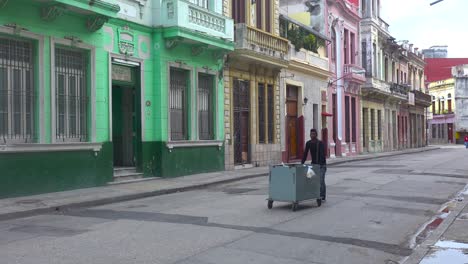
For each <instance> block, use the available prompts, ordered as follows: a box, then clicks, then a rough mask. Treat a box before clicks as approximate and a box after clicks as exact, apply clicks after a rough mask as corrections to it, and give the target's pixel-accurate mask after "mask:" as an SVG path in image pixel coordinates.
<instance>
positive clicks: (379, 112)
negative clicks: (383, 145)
mask: <svg viewBox="0 0 468 264" xmlns="http://www.w3.org/2000/svg"><path fill="white" fill-rule="evenodd" d="M377 139H378V140H381V139H382V110H377Z"/></svg>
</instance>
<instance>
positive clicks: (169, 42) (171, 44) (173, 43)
mask: <svg viewBox="0 0 468 264" xmlns="http://www.w3.org/2000/svg"><path fill="white" fill-rule="evenodd" d="M180 42H182V38H170V39H166V43H165V44H166V48H167V49H173V48H175V47H177V45H179V43H180Z"/></svg>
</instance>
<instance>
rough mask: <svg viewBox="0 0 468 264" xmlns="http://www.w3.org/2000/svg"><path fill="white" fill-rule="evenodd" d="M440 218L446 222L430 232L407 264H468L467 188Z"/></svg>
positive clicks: (450, 203)
mask: <svg viewBox="0 0 468 264" xmlns="http://www.w3.org/2000/svg"><path fill="white" fill-rule="evenodd" d="M437 218H440V219H443V220H442V223H441V224H440V226H438V227H437V228H435V230H433V231H431V232H432V233H430V234H429V236H428V237H427V239H425V240H424V242H423V243H421V245H419V246H417V247H416V248H415V249H414V251H413V254H411V255H410V256H409V257H408V258H407V259H406V260H405V261H404V262H403V263H404V264H432V263H450V264H466V263H468V254H467V252H468V251H467V250H468V186H467V187H465V189H464V190H463V191H461V192H460V193H459V194H458V195H457V196H456V197H455V199H454V200H452V201H451V202H449V203H447V204H446V207H445V209H444V210H443V211H442V212H441V215H439V216H436V217H435V219H437ZM435 221H436V220H434V221H432V223H434V222H435Z"/></svg>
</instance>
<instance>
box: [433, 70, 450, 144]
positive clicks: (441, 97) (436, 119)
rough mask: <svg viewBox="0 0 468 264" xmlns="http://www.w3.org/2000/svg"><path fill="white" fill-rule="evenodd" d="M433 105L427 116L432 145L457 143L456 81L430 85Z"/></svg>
mask: <svg viewBox="0 0 468 264" xmlns="http://www.w3.org/2000/svg"><path fill="white" fill-rule="evenodd" d="M428 87H429V95H430V96H431V98H432V105H431V107H430V108H429V113H428V116H427V126H428V129H429V131H428V132H429V133H428V137H429V143H431V144H447V143H449V144H453V143H455V129H456V128H455V108H456V105H455V100H454V99H455V79H454V78H450V79H447V80H441V81H436V82H431V83H429V85H428Z"/></svg>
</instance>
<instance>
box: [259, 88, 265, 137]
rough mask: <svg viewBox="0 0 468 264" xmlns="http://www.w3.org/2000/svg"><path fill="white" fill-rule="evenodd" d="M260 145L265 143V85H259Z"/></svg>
mask: <svg viewBox="0 0 468 264" xmlns="http://www.w3.org/2000/svg"><path fill="white" fill-rule="evenodd" d="M258 143H265V84H263V83H259V84H258Z"/></svg>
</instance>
